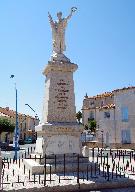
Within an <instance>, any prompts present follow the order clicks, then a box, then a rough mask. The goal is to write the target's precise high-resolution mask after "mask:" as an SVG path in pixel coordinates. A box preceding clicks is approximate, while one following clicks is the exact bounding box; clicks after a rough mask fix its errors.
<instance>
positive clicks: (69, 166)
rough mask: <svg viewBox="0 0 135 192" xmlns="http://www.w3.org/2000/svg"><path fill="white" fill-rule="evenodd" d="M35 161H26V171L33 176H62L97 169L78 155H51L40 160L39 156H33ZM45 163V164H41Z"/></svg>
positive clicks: (85, 158)
mask: <svg viewBox="0 0 135 192" xmlns="http://www.w3.org/2000/svg"><path fill="white" fill-rule="evenodd" d="M31 157H32V158H34V159H24V165H25V167H26V169H28V170H30V172H31V174H43V173H46V174H50V173H51V174H52V173H54V174H58V173H59V174H60V173H73V172H74V173H76V172H78V171H79V172H80V171H87V170H91V169H93V168H95V164H94V162H89V160H88V158H87V157H83V156H81V155H78V154H64V155H50V156H45V157H44V158H42V159H41V158H40V156H39V155H37V156H36V158H35V156H34V154H33V155H31ZM42 161H44V162H45V163H41V162H42Z"/></svg>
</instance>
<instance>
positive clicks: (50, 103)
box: [24, 7, 83, 173]
mask: <svg viewBox="0 0 135 192" xmlns="http://www.w3.org/2000/svg"><path fill="white" fill-rule="evenodd" d="M76 10H77V9H76V8H75V7H73V8H71V12H70V14H69V15H68V16H67V17H66V18H62V12H58V13H57V17H58V21H55V22H54V21H53V19H52V17H51V15H50V13H48V17H49V22H50V25H51V29H52V47H53V52H52V56H51V59H50V61H48V64H47V66H46V67H45V69H44V71H43V75H45V76H46V80H45V97H44V99H43V113H42V121H41V123H40V124H39V125H38V126H36V128H35V130H36V132H37V141H36V148H35V154H34V155H36V156H38V157H39V156H40V157H43V159H42V161H40V162H38V163H40V166H39V165H38V164H37V162H34V163H32V161H29V160H25V161H24V162H25V165H26V167H27V168H29V169H31V171H32V173H37V172H42V171H43V169H44V156H45V154H46V156H48V157H49V156H54V155H55V156H57V162H60V161H61V160H62V156H63V154H65V155H66V158H68V162H69V164H68V165H67V167H68V170H70V171H71V170H73V166H72V162H73V160H74V159H75V158H76V157H77V155H78V154H79V155H81V154H82V144H81V141H80V135H81V133H82V131H83V127H82V125H80V124H78V123H77V120H76V108H75V95H74V80H73V73H74V72H75V71H76V70H77V68H78V66H77V64H74V63H72V62H71V61H70V59H69V58H67V57H66V56H65V55H64V53H63V52H64V51H65V50H66V45H65V30H66V27H67V23H68V21H69V19H70V18H71V17H72V15H73V14H74V13H75V11H76ZM73 156H74V157H73ZM71 159H72V161H71ZM62 161H63V160H62ZM49 162H52V161H49ZM32 164H33V165H32ZM74 164H75V166H74V168H75V169H76V166H77V164H76V163H74ZM58 167H59V168H58ZM57 168H58V169H59V170H61V168H62V167H61V164H60V166H57ZM52 170H53V169H52Z"/></svg>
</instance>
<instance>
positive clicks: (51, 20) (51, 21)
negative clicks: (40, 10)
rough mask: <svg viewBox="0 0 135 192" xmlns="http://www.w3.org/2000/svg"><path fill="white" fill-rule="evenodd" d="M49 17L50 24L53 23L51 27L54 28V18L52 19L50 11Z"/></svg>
mask: <svg viewBox="0 0 135 192" xmlns="http://www.w3.org/2000/svg"><path fill="white" fill-rule="evenodd" d="M48 18H49V22H50V24H51V27H52V28H53V27H54V25H55V24H54V21H53V19H52V16H51V15H50V13H49V12H48Z"/></svg>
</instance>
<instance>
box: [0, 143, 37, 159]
mask: <svg viewBox="0 0 135 192" xmlns="http://www.w3.org/2000/svg"><path fill="white" fill-rule="evenodd" d="M31 147H32V148H34V147H35V144H25V145H20V150H19V151H18V153H17V156H18V157H19V156H20V157H21V156H22V154H25V150H28V148H29V149H31ZM14 154H15V152H14V151H1V155H2V158H4V157H5V158H11V159H13V157H14Z"/></svg>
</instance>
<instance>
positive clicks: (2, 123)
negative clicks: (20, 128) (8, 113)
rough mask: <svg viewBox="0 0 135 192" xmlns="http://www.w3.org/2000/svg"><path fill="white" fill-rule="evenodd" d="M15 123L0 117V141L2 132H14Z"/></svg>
mask: <svg viewBox="0 0 135 192" xmlns="http://www.w3.org/2000/svg"><path fill="white" fill-rule="evenodd" d="M14 129H15V125H14V124H13V123H11V121H9V120H8V119H5V118H0V141H1V134H2V132H8V134H9V133H12V132H14Z"/></svg>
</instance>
